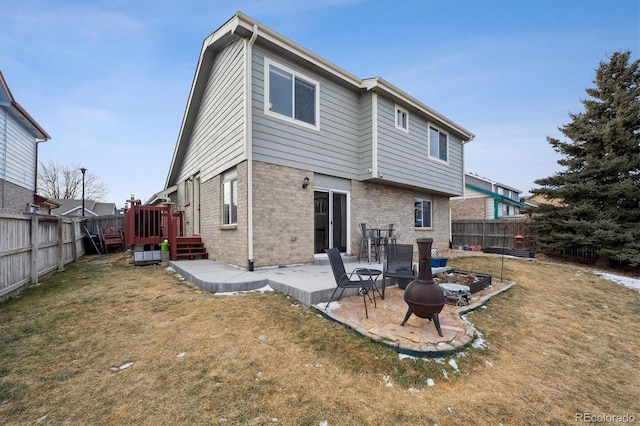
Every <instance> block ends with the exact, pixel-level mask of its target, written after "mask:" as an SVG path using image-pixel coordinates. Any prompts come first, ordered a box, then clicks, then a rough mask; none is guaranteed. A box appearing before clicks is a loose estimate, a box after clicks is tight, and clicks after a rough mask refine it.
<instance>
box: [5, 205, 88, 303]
mask: <svg viewBox="0 0 640 426" xmlns="http://www.w3.org/2000/svg"><path fill="white" fill-rule="evenodd" d="M82 228H83V219H81V218H66V217H65V218H63V217H59V216H49V215H39V214H30V213H0V300H3V299H5V298H6V297H8V296H9V295H10V294H11V293H17V292H18V291H19V290H21V289H22V288H23V287H26V286H28V285H30V284H37V283H38V278H40V277H41V276H43V275H45V274H48V273H50V272H53V271H60V270H63V269H64V265H66V264H68V263H70V262H74V261H78V259H79V258H80V257H82V256H83V255H84V245H83V234H84V230H83V229H82Z"/></svg>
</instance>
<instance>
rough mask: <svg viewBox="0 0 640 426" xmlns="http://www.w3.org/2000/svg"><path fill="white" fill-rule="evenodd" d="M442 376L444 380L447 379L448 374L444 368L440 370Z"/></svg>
mask: <svg viewBox="0 0 640 426" xmlns="http://www.w3.org/2000/svg"><path fill="white" fill-rule="evenodd" d="M442 375H443V376H444V378H445V379H448V378H449V373H447V370H446V369H444V368H443V369H442Z"/></svg>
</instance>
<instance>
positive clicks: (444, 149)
mask: <svg viewBox="0 0 640 426" xmlns="http://www.w3.org/2000/svg"><path fill="white" fill-rule="evenodd" d="M429 156H430V157H432V158H437V159H439V160H442V161H447V160H448V158H449V157H448V156H449V136H448V135H447V134H446V133H444V132H442V131H440V130H439V129H436V128H435V127H433V126H429Z"/></svg>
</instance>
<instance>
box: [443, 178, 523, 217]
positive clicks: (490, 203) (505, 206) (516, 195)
mask: <svg viewBox="0 0 640 426" xmlns="http://www.w3.org/2000/svg"><path fill="white" fill-rule="evenodd" d="M520 192H521V191H520V190H518V189H514V188H512V187H510V186H507V185H504V184H502V183H499V182H496V181H493V180H491V179H487V178H483V177H480V176H478V175H476V174H471V173H465V184H464V195H463V196H461V197H460V196H458V197H452V198H451V219H452V220H464V219H476V220H495V219H500V218H503V217H509V216H511V217H512V216H520V215H522V212H521V209H522V207H523V206H524V204H523V203H522V202H521V201H520Z"/></svg>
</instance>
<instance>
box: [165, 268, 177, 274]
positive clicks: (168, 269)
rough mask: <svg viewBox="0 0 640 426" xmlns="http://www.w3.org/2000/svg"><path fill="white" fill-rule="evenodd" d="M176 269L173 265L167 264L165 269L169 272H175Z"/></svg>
mask: <svg viewBox="0 0 640 426" xmlns="http://www.w3.org/2000/svg"><path fill="white" fill-rule="evenodd" d="M175 271H176V270H175V269H173V268H172V267H171V266H167V267H166V269H165V272H168V273H172V272H175Z"/></svg>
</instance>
